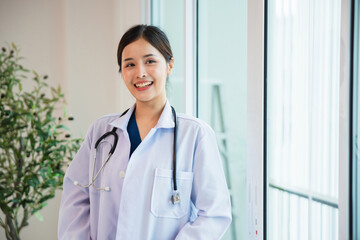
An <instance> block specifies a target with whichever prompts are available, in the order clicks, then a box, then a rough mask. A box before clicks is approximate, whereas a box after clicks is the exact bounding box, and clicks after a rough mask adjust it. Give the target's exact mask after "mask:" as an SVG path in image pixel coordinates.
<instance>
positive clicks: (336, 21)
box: [266, 0, 341, 240]
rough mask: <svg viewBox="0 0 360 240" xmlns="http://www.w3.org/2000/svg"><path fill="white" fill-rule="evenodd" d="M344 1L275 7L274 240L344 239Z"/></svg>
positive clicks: (270, 97)
mask: <svg viewBox="0 0 360 240" xmlns="http://www.w3.org/2000/svg"><path fill="white" fill-rule="evenodd" d="M340 13H341V1H340V0H322V1H312V0H293V1H287V0H269V1H268V9H267V14H268V17H267V29H268V35H267V73H266V74H267V79H266V81H267V89H266V91H267V99H266V101H267V104H266V108H267V111H266V112H267V116H266V126H267V132H266V149H267V155H266V159H267V166H268V180H267V183H268V186H267V188H268V190H267V193H268V203H267V209H268V212H267V213H268V217H267V226H268V227H267V229H268V234H267V237H268V239H276V240H277V239H338V236H339V233H338V231H339V228H338V225H339V224H338V219H339V217H338V214H339V211H338V198H339V193H338V187H339V185H338V184H339V118H340V114H339V102H340V100H339V89H340V80H339V71H340V24H341V19H340Z"/></svg>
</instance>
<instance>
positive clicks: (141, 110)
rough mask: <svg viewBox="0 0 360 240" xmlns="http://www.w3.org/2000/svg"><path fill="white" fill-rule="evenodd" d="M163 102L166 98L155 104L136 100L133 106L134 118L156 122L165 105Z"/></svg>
mask: <svg viewBox="0 0 360 240" xmlns="http://www.w3.org/2000/svg"><path fill="white" fill-rule="evenodd" d="M165 104H166V99H165V100H163V101H161V102H159V103H156V104H153V103H146V102H140V101H137V102H136V108H135V117H136V120H137V121H139V120H140V121H141V120H147V121H156V122H157V121H158V120H159V118H160V115H161V113H162V111H163V109H164V107H165Z"/></svg>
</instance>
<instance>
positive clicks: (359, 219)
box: [352, 1, 360, 239]
mask: <svg viewBox="0 0 360 240" xmlns="http://www.w3.org/2000/svg"><path fill="white" fill-rule="evenodd" d="M354 14H355V21H354V29H353V31H354V43H353V46H354V49H353V51H354V58H353V64H354V72H353V128H352V129H353V133H352V142H353V146H352V150H353V153H352V161H353V162H352V171H353V172H352V197H353V198H352V206H353V209H352V217H353V226H352V230H353V232H352V236H353V237H352V239H359V238H360V204H359V201H360V103H359V101H360V98H359V96H360V61H359V57H360V48H359V45H360V37H359V32H360V20H359V19H360V18H359V15H360V6H359V2H358V1H355V6H354Z"/></svg>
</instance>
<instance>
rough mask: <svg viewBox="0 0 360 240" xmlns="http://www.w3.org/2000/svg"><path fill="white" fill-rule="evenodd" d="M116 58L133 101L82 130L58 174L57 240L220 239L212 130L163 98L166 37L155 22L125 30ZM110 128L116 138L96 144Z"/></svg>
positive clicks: (224, 224) (222, 214) (225, 214)
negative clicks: (78, 142) (61, 176)
mask: <svg viewBox="0 0 360 240" xmlns="http://www.w3.org/2000/svg"><path fill="white" fill-rule="evenodd" d="M118 63H119V67H120V72H121V74H122V78H123V80H124V82H125V84H126V86H127V88H128V89H129V91H130V93H131V94H132V95H133V96H134V97H135V99H136V103H135V104H134V106H132V107H131V108H130V109H129V110H128V111H127V112H125V113H124V114H122V115H119V114H115V115H109V116H105V117H102V118H100V119H99V120H97V121H96V122H95V123H94V124H93V126H92V127H91V128H90V130H89V131H88V133H87V136H86V138H85V140H84V143H83V144H82V146H81V148H80V150H79V152H78V153H77V155H76V156H75V158H74V160H73V161H72V162H71V164H70V166H69V168H68V170H67V172H66V174H65V178H64V184H63V188H64V191H63V196H62V201H61V206H60V216H59V229H58V235H59V239H131V240H134V239H135V240H136V239H141V240H143V239H206V240H208V239H220V238H221V236H222V235H223V234H224V233H225V231H226V229H227V228H228V226H229V224H230V222H231V206H230V199H229V193H228V189H227V186H226V181H225V177H224V173H223V169H222V165H221V159H220V156H219V152H218V149H217V145H216V139H215V135H214V132H213V131H212V129H211V128H210V127H209V126H208V125H207V124H205V123H204V122H202V121H200V120H199V119H196V118H193V117H190V116H187V115H184V114H176V112H175V111H173V109H172V107H171V106H170V104H169V102H168V101H167V99H166V92H165V84H166V81H167V78H168V76H169V75H170V74H171V71H172V69H173V66H174V58H173V55H172V51H171V48H170V44H169V41H168V39H167V37H166V35H165V34H164V33H163V32H162V31H161V30H160V29H158V28H157V27H154V26H147V25H137V26H135V27H133V28H131V29H129V30H128V31H127V32H126V33H125V34H124V36H123V37H122V39H121V40H120V43H119V47H118ZM175 124H176V128H177V131H176V134H177V135H175V138H174V133H175V131H174V129H175ZM112 129H113V131H114V132H116V134H117V136H118V140H117V143H115V142H114V140H115V137H114V136H113V134H110V135H108V136H107V137H106V138H104V139H101V141H99V143H98V144H96V142H97V141H98V139H99V138H100V137H101V136H102V135H103V134H104V133H106V132H109V131H110V132H111V131H112ZM174 140H175V141H176V145H175V147H176V149H174ZM95 145H97V150H96V151H95ZM112 145H115V146H116V149H115V151H114V153H113V155H112V156H110V158H109V161H108V162H107V163H105V161H106V158H107V157H108V156H109V155H108V153H109V151H110V150H111V147H112ZM174 150H175V151H176V154H175V155H176V164H174V161H173V157H174V156H173V154H174ZM94 155H95V156H96V161H95V163H94ZM175 167H176V171H175V173H176V177H175V178H173V174H174V172H173V169H175ZM93 169H95V170H93ZM98 172H99V174H98ZM174 179H176V181H174Z"/></svg>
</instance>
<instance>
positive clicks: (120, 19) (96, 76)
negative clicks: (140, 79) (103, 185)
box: [0, 0, 146, 240]
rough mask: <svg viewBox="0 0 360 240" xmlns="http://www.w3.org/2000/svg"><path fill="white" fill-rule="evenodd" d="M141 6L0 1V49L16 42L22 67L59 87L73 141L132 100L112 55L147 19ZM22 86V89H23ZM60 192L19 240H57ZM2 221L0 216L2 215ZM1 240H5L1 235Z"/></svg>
mask: <svg viewBox="0 0 360 240" xmlns="http://www.w3.org/2000/svg"><path fill="white" fill-rule="evenodd" d="M144 3H145V1H142V0H120V1H119V0H107V1H97V0H58V1H56V0H31V1H28V0H0V47H2V46H6V43H11V42H14V43H16V44H17V45H18V46H19V48H20V49H21V52H20V54H21V55H22V56H24V57H25V59H24V61H23V62H22V65H23V66H24V67H26V68H28V69H34V70H36V71H37V72H38V73H40V74H47V75H49V82H50V84H52V85H54V86H57V85H58V84H60V85H61V86H62V88H63V91H64V92H65V96H66V99H67V103H68V106H67V109H68V113H71V114H73V116H74V117H75V122H74V123H72V125H71V128H72V131H73V133H74V134H75V135H76V136H82V137H83V136H84V135H85V134H86V130H87V128H88V127H89V125H90V124H91V122H93V121H94V120H95V119H96V118H98V117H100V116H101V115H104V114H107V113H112V112H120V111H122V110H124V109H126V108H127V107H129V106H130V105H131V104H132V102H133V99H132V97H131V96H130V94H129V93H128V92H127V89H126V87H125V84H123V82H122V80H121V77H120V74H119V73H118V67H117V60H116V50H117V44H118V41H119V39H120V37H121V35H122V34H123V33H124V32H125V31H126V29H128V28H129V27H130V26H132V25H134V24H138V23H141V22H142V21H144V20H145V19H146V18H144V16H143V14H142V13H143V11H142V9H141V6H142V4H144ZM25 85H26V84H25ZM60 198H61V191H58V192H57V194H56V197H55V198H54V199H52V200H50V201H49V205H48V206H47V207H45V208H44V209H43V210H42V211H41V214H42V215H43V216H44V221H43V222H40V221H39V220H38V219H37V218H35V217H32V218H31V219H30V225H29V226H28V227H26V228H25V229H24V230H23V232H22V234H21V237H22V239H24V240H26V239H56V238H57V237H56V232H57V218H58V208H59V203H60ZM0 216H1V215H0ZM0 239H5V235H4V231H3V230H2V229H1V230H0Z"/></svg>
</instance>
